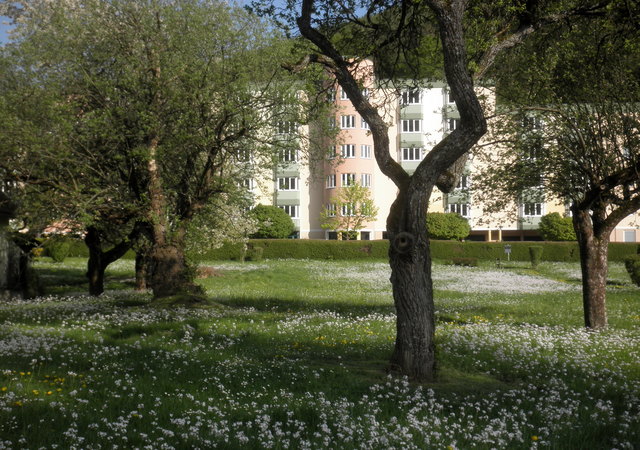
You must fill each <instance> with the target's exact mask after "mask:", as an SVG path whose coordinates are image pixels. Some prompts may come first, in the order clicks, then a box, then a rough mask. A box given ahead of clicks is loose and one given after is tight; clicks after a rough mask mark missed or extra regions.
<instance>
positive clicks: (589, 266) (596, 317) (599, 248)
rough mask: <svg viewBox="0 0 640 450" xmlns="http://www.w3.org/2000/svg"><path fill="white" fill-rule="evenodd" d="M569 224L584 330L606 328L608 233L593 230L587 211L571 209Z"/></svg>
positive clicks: (591, 220)
mask: <svg viewBox="0 0 640 450" xmlns="http://www.w3.org/2000/svg"><path fill="white" fill-rule="evenodd" d="M573 226H574V229H575V231H576V236H577V238H578V245H579V248H580V267H581V270H582V303H583V307H584V324H585V327H587V328H588V329H593V330H597V329H603V328H606V327H607V324H608V323H607V308H606V296H607V274H608V269H609V266H608V254H609V233H608V232H606V230H605V231H604V232H601V233H597V232H595V231H594V225H593V219H592V217H591V216H590V214H589V211H576V210H574V212H573Z"/></svg>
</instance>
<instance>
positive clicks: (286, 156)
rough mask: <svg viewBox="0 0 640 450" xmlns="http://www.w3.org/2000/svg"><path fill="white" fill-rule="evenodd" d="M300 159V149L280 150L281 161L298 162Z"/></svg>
mask: <svg viewBox="0 0 640 450" xmlns="http://www.w3.org/2000/svg"><path fill="white" fill-rule="evenodd" d="M297 160H298V150H296V149H293V148H290V149H286V150H280V162H296V161H297Z"/></svg>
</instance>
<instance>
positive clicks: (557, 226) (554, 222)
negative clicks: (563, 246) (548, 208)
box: [538, 212, 576, 241]
mask: <svg viewBox="0 0 640 450" xmlns="http://www.w3.org/2000/svg"><path fill="white" fill-rule="evenodd" d="M538 231H539V232H540V234H541V235H542V238H543V239H544V240H545V241H575V240H576V232H575V231H574V229H573V222H572V220H571V217H562V216H561V215H560V214H559V213H557V212H554V213H550V214H546V215H544V216H542V218H541V219H540V225H539V227H538Z"/></svg>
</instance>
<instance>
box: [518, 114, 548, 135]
mask: <svg viewBox="0 0 640 450" xmlns="http://www.w3.org/2000/svg"><path fill="white" fill-rule="evenodd" d="M521 125H522V128H524V129H525V130H529V131H531V130H541V129H542V127H543V125H544V123H543V122H542V119H541V118H540V117H533V116H524V117H523V118H522V120H521Z"/></svg>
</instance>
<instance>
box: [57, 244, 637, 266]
mask: <svg viewBox="0 0 640 450" xmlns="http://www.w3.org/2000/svg"><path fill="white" fill-rule="evenodd" d="M507 244H508V245H510V246H511V255H510V258H509V259H510V260H511V261H530V256H529V247H531V246H532V245H536V246H542V247H544V250H543V253H542V261H566V262H578V261H580V253H579V251H578V244H577V243H576V242H535V243H534V242H527V241H512V242H472V241H467V242H457V241H431V257H432V258H433V259H441V260H448V261H450V260H451V259H452V258H477V259H478V260H493V261H495V260H496V259H500V260H502V261H506V260H507V255H506V254H505V253H504V246H505V245H507ZM248 245H249V246H250V247H254V248H256V247H261V248H262V249H263V250H262V256H263V258H265V259H287V258H291V259H305V258H306V259H336V260H341V259H382V260H386V259H387V258H388V256H387V252H388V248H389V243H388V241H386V240H378V241H334V240H319V239H318V240H315V239H250V240H249V243H248ZM242 249H243V245H242V244H240V243H233V244H230V243H227V244H225V245H223V246H222V247H220V248H217V249H213V250H210V251H208V252H206V253H205V254H204V255H202V256H200V257H199V259H200V260H201V261H225V260H227V261H228V260H239V259H240V258H241V257H242ZM636 254H640V244H637V243H623V242H615V243H611V244H609V261H616V262H624V260H625V258H628V257H630V256H633V255H636ZM69 256H79V257H88V256H89V252H88V250H87V247H86V246H85V244H84V242H82V241H81V240H76V241H75V242H73V243H72V245H71V249H70V251H69ZM134 256H135V255H134V253H133V252H132V251H129V252H128V253H127V255H125V258H133V257H134Z"/></svg>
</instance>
